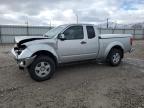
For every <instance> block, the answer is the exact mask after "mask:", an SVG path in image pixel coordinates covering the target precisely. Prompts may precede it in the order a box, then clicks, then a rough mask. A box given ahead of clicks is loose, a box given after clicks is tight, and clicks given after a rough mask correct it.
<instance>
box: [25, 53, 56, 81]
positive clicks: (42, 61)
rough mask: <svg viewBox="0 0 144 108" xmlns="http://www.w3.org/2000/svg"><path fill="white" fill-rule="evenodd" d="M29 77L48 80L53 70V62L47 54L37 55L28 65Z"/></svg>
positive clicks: (36, 79)
mask: <svg viewBox="0 0 144 108" xmlns="http://www.w3.org/2000/svg"><path fill="white" fill-rule="evenodd" d="M28 71H29V74H30V76H31V78H32V79H33V80H35V81H39V82H40V81H45V80H49V79H50V78H51V77H52V76H53V74H54V72H55V62H54V60H53V59H51V58H50V57H49V56H45V55H41V56H38V57H37V58H36V59H35V60H34V61H33V62H32V64H31V65H30V66H29V67H28Z"/></svg>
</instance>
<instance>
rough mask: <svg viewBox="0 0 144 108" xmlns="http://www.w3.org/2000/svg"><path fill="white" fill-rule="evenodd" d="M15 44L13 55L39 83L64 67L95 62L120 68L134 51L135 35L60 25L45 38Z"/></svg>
mask: <svg viewBox="0 0 144 108" xmlns="http://www.w3.org/2000/svg"><path fill="white" fill-rule="evenodd" d="M15 43H16V45H15V46H14V48H13V49H12V51H11V52H12V54H13V55H14V58H15V59H16V60H17V63H18V65H19V67H20V69H21V68H28V71H29V73H30V76H31V77H32V79H34V80H36V81H44V80H47V79H50V78H51V77H52V75H53V74H54V72H55V68H56V67H57V66H58V65H59V64H61V63H68V62H73V61H82V60H94V59H95V60H103V61H106V62H107V63H109V64H110V65H111V66H117V65H119V64H120V62H121V59H122V58H123V57H124V53H126V52H131V51H132V35H130V34H102V35H100V34H98V31H97V28H96V27H95V26H94V25H90V24H69V25H61V26H58V27H56V28H53V29H51V30H50V31H48V32H47V33H46V34H44V35H43V36H32V37H31V36H24V37H16V38H15Z"/></svg>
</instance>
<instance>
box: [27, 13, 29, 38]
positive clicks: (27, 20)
mask: <svg viewBox="0 0 144 108" xmlns="http://www.w3.org/2000/svg"><path fill="white" fill-rule="evenodd" d="M28 25H29V22H28V17H27V16H26V28H27V36H29V28H28Z"/></svg>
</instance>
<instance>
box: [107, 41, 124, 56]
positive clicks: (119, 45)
mask: <svg viewBox="0 0 144 108" xmlns="http://www.w3.org/2000/svg"><path fill="white" fill-rule="evenodd" d="M112 49H119V50H121V51H122V58H123V57H124V46H123V44H122V43H120V42H114V43H112V44H110V45H109V46H108V47H107V48H106V50H105V57H106V58H107V57H108V55H109V53H110V51H111V50H112Z"/></svg>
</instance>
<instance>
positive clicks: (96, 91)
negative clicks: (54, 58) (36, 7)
mask: <svg viewBox="0 0 144 108" xmlns="http://www.w3.org/2000/svg"><path fill="white" fill-rule="evenodd" d="M11 47H12V46H10V45H7V46H0V108H144V83H143V82H144V41H135V42H134V47H135V48H136V50H135V52H133V53H132V54H126V56H125V59H124V60H123V62H122V63H121V65H120V66H118V67H110V66H108V65H106V64H98V63H95V62H93V61H92V62H86V63H81V64H79V65H77V64H74V65H67V66H61V67H59V68H58V69H57V71H56V74H55V75H54V77H53V78H52V79H51V80H48V81H44V82H35V81H33V80H32V79H31V78H30V77H29V74H28V72H27V70H24V71H20V70H19V69H18V68H17V66H16V63H15V61H14V60H13V58H12V57H10V56H9V49H10V48H11Z"/></svg>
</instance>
